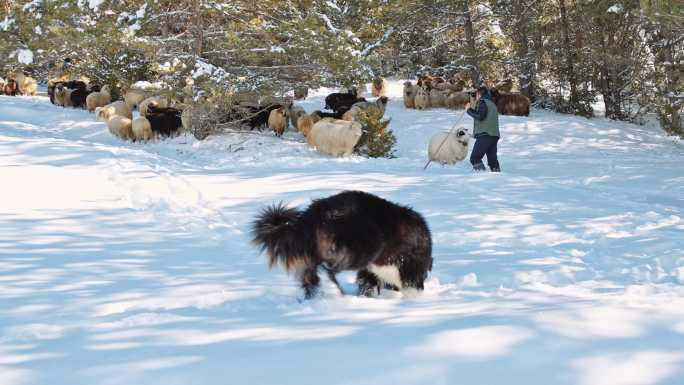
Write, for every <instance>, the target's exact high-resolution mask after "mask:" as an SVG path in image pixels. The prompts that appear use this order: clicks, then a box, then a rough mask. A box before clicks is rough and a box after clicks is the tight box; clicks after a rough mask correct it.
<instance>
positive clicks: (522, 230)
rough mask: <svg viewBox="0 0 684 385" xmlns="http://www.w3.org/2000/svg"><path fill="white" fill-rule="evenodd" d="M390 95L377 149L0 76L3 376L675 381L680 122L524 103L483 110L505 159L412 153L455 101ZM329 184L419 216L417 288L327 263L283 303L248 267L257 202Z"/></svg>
mask: <svg viewBox="0 0 684 385" xmlns="http://www.w3.org/2000/svg"><path fill="white" fill-rule="evenodd" d="M321 94H322V93H319V94H318V96H314V97H312V98H310V99H309V100H307V101H305V102H303V103H302V105H303V106H304V107H305V108H306V109H307V110H313V109H320V108H321V107H322V105H323V101H322V99H323V98H322V96H321ZM400 95H401V85H400V83H399V82H393V83H392V84H391V87H390V96H391V97H392V100H391V102H390V105H389V107H388V111H387V112H388V115H389V116H390V117H391V118H392V123H391V127H392V129H393V130H394V132H395V134H396V136H397V138H398V150H397V158H396V159H391V160H388V159H381V160H374V159H365V158H359V157H352V158H347V159H333V158H329V157H327V156H323V155H320V154H318V153H316V152H314V151H312V150H310V149H308V148H307V147H306V145H305V144H304V142H303V140H302V138H301V136H300V135H299V134H297V133H294V132H290V133H288V134H286V135H285V137H284V138H283V139H277V138H275V137H273V136H272V135H271V134H269V133H267V132H263V133H261V134H257V133H253V134H249V133H246V134H234V135H227V136H224V137H216V138H210V139H208V140H206V141H202V142H199V141H195V140H194V139H193V138H192V137H179V138H176V139H173V140H170V141H165V142H157V143H154V144H147V145H144V144H133V143H128V142H122V141H119V140H117V139H115V138H113V137H112V136H111V135H109V134H108V132H107V131H106V128H105V126H104V124H103V123H98V122H95V119H94V117H93V115H91V114H88V113H87V112H85V111H80V110H73V109H62V108H58V107H55V106H52V105H50V103H49V101H48V100H47V99H46V98H44V97H35V98H30V97H15V98H12V97H5V96H1V97H0V180H1V181H2V186H1V187H0V384H2V385H20V384H35V385H43V384H51V385H61V384H65V385H67V384H68V385H80V384H88V385H100V384H101V385H138V384H164V385H180V384H182V385H200V384H202V385H203V384H254V385H271V384H273V385H286V384H298V385H306V384H330V385H357V384H369V385H370V384H373V385H384V384H392V385H405V384H431V385H440V384H444V385H451V384H490V385H493V384H501V385H511V384H525V385H533V384H539V385H548V384H554V385H564V384H577V385H650V384H672V385H676V384H682V383H683V380H682V378H683V377H682V376H683V375H684V213H683V210H684V171H682V170H683V169H682V165H684V154H683V151H682V145H681V143H676V142H673V140H672V138H669V137H666V136H665V135H663V134H662V133H661V132H659V131H658V130H657V129H654V128H647V127H638V126H634V125H629V124H623V123H617V122H611V121H607V120H604V119H599V118H597V119H592V120H586V119H584V118H579V117H573V116H567V115H558V114H554V113H549V112H544V111H533V114H532V116H531V117H530V118H523V117H502V118H501V122H502V136H503V138H502V141H501V142H500V149H499V153H500V159H501V165H502V170H503V172H502V173H500V174H491V173H473V172H471V169H470V166H469V164H467V163H463V164H460V165H457V166H455V167H441V166H439V165H432V166H430V168H428V170H427V171H423V170H422V167H423V165H424V163H425V160H426V159H425V157H426V155H425V149H426V145H427V141H428V139H429V137H430V136H431V135H432V134H433V133H435V132H438V131H440V130H446V129H448V128H449V127H451V125H452V124H453V123H454V122H455V121H456V120H457V118H458V116H459V115H460V114H461V112H460V111H448V110H443V109H434V110H429V111H424V112H419V111H413V110H411V111H407V110H405V109H404V108H403V105H402V102H401V99H400ZM461 124H462V125H463V126H464V127H468V126H470V125H471V124H472V123H471V119H470V118H467V117H466V118H463V120H462V121H461ZM343 189H360V190H365V191H369V192H372V193H375V194H378V195H381V196H383V197H385V198H388V199H390V200H393V201H396V202H399V203H402V204H407V205H411V206H413V207H414V208H415V209H416V210H418V211H419V212H421V213H422V214H423V215H424V216H425V217H426V219H427V221H428V223H429V225H430V228H431V230H432V233H433V241H434V254H433V256H434V260H435V263H434V269H433V272H432V274H431V277H430V279H429V281H428V283H427V287H426V290H425V292H424V294H423V295H422V296H419V297H418V298H410V299H406V298H401V296H400V295H398V294H394V293H387V294H385V295H384V296H383V297H381V298H377V299H368V298H356V297H353V296H347V297H341V296H339V295H338V294H337V293H336V291H335V289H334V287H333V286H332V285H331V284H329V283H328V282H327V281H325V285H324V292H325V294H324V295H323V297H322V298H320V299H316V300H313V301H308V302H302V303H300V302H298V301H297V299H298V297H300V296H301V293H300V291H299V290H298V288H297V286H296V283H295V282H294V280H293V279H292V278H291V277H288V276H287V275H285V274H284V273H283V272H282V270H280V269H274V270H273V271H268V269H267V266H266V262H265V257H264V256H263V255H258V253H257V250H256V249H254V248H253V247H252V246H251V245H250V243H249V239H250V236H249V233H248V229H249V223H250V221H251V220H252V218H253V217H254V216H255V215H256V213H258V211H259V210H260V209H261V208H262V207H263V206H265V205H267V204H270V203H272V202H276V201H281V200H282V201H286V202H290V203H292V204H296V205H306V204H307V203H308V202H309V201H310V200H311V199H312V198H317V197H323V196H327V195H330V194H332V193H335V192H337V191H340V190H343ZM342 278H343V281H344V283H343V284H344V285H345V286H347V288H348V289H349V290H350V291H351V290H353V275H351V274H346V275H344V276H343V277H342Z"/></svg>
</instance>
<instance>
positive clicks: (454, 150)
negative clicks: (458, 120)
mask: <svg viewBox="0 0 684 385" xmlns="http://www.w3.org/2000/svg"><path fill="white" fill-rule="evenodd" d="M468 140H469V135H468V132H467V131H466V130H463V129H459V130H458V131H456V132H451V131H450V132H439V133H437V134H435V135H433V136H432V138H430V144H428V159H429V160H431V161H435V162H439V163H441V164H443V165H444V164H455V163H458V162H460V161H462V160H463V159H465V158H466V155H468Z"/></svg>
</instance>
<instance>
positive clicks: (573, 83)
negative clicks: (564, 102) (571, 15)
mask: <svg viewBox="0 0 684 385" xmlns="http://www.w3.org/2000/svg"><path fill="white" fill-rule="evenodd" d="M558 5H559V7H560V14H561V35H562V39H563V50H564V51H565V54H566V55H567V56H566V60H565V72H566V77H567V80H568V83H569V84H570V104H571V105H572V106H573V107H575V106H576V105H577V103H578V97H577V79H576V76H575V55H574V48H573V47H572V44H570V33H569V30H570V26H569V22H568V15H567V10H566V7H565V0H558Z"/></svg>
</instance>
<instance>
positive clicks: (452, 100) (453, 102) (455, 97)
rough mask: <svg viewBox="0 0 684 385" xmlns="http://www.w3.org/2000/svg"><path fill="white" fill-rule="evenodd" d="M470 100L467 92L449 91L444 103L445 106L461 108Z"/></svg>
mask: <svg viewBox="0 0 684 385" xmlns="http://www.w3.org/2000/svg"><path fill="white" fill-rule="evenodd" d="M469 102H470V95H468V93H467V92H451V93H449V96H447V98H446V101H445V104H446V107H447V108H454V109H462V108H465V105H466V104H468V103H469Z"/></svg>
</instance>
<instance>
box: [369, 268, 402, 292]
mask: <svg viewBox="0 0 684 385" xmlns="http://www.w3.org/2000/svg"><path fill="white" fill-rule="evenodd" d="M368 270H370V271H371V273H373V274H375V275H376V276H378V278H380V280H381V281H382V282H384V283H389V284H392V285H394V286H396V287H397V288H398V289H400V290H401V287H402V285H401V277H400V276H399V269H398V268H397V267H396V266H393V265H385V266H379V265H370V268H369V269H368Z"/></svg>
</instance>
